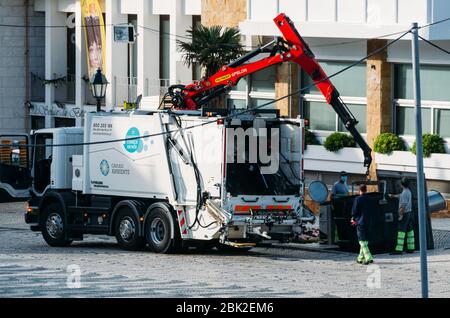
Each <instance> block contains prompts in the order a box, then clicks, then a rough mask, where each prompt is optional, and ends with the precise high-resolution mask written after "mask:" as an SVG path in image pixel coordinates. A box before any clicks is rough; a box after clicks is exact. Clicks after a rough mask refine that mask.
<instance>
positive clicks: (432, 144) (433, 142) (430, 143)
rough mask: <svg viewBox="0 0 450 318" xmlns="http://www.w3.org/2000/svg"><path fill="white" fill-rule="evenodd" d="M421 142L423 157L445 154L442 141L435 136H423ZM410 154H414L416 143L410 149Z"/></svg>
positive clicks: (439, 137)
mask: <svg viewBox="0 0 450 318" xmlns="http://www.w3.org/2000/svg"><path fill="white" fill-rule="evenodd" d="M422 140H423V156H424V157H427V158H428V157H430V156H431V154H432V153H445V146H444V143H445V141H444V139H443V138H442V137H441V136H439V135H436V134H424V135H423V136H422ZM411 152H412V153H413V154H416V142H414V144H413V146H412V147H411Z"/></svg>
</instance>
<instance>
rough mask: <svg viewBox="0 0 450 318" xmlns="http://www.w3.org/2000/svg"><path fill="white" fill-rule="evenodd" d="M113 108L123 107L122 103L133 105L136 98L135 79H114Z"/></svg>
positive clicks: (119, 77)
mask: <svg viewBox="0 0 450 318" xmlns="http://www.w3.org/2000/svg"><path fill="white" fill-rule="evenodd" d="M113 85H114V92H115V106H123V103H124V102H127V103H133V102H135V101H136V98H137V78H136V77H121V76H115V77H114V84H113Z"/></svg>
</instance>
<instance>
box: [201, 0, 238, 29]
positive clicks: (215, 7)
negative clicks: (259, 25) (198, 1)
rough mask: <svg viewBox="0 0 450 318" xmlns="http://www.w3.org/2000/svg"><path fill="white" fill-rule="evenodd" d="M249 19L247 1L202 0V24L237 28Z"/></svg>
mask: <svg viewBox="0 0 450 318" xmlns="http://www.w3.org/2000/svg"><path fill="white" fill-rule="evenodd" d="M246 18H247V0H202V24H203V25H205V26H213V25H222V26H225V27H237V26H238V25H239V22H242V21H244V20H245V19H246Z"/></svg>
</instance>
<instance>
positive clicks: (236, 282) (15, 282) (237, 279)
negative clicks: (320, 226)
mask: <svg viewBox="0 0 450 318" xmlns="http://www.w3.org/2000/svg"><path fill="white" fill-rule="evenodd" d="M23 209H24V204H22V203H19V204H17V203H14V204H0V242H1V246H0V296H1V297H23V296H28V297H211V296H214V297H232V296H236V297H417V296H420V282H419V254H418V253H415V254H414V255H413V256H409V255H408V256H406V255H404V256H400V257H394V256H391V255H386V254H385V255H376V256H375V257H376V258H375V261H376V263H375V264H376V265H377V266H375V267H374V266H369V267H366V266H361V265H358V264H356V263H355V262H354V259H355V255H353V254H348V253H342V252H334V251H326V252H318V251H314V250H308V248H307V246H305V247H303V248H302V247H301V246H300V247H301V248H295V247H292V245H290V246H289V247H288V248H255V249H254V250H252V251H250V252H247V253H244V254H238V255H227V254H223V253H219V252H217V251H212V252H208V253H204V252H203V253H202V252H195V251H191V252H189V253H186V254H182V255H159V254H153V253H151V252H149V251H144V252H126V251H123V250H121V249H119V248H118V246H117V245H116V242H115V239H114V238H109V237H94V236H89V237H86V239H85V240H84V241H83V242H75V243H74V244H73V245H72V246H71V247H68V248H51V247H49V246H47V245H46V243H45V242H44V240H43V239H42V237H41V235H40V234H39V233H34V232H31V231H30V230H28V226H27V225H26V224H24V222H23ZM435 222H436V223H435V226H438V227H439V228H440V230H443V231H446V230H450V227H449V226H450V224H449V222H448V220H444V221H439V220H436V221H435ZM70 265H75V266H79V267H75V268H79V269H80V272H81V276H80V286H79V288H70V287H73V286H74V285H73V284H70V283H73V282H74V281H75V282H76V280H74V279H71V277H72V276H69V279H68V273H67V268H68V266H70ZM70 268H72V267H69V269H70ZM367 271H369V272H367ZM378 273H380V276H379V277H380V281H379V283H380V284H379V286H378V284H377V282H378V280H377V277H378V276H377V274H378ZM371 277H374V278H375V279H370V278H371ZM429 280H430V296H432V297H433V296H434V297H450V250H449V249H445V248H443V247H441V248H438V249H436V250H433V251H429ZM68 281H69V285H68V284H67V282H68ZM368 281H369V286H371V287H372V288H369V287H368V284H367V282H368ZM75 287H76V286H75ZM377 287H379V288H377Z"/></svg>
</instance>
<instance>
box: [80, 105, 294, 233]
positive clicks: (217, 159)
mask: <svg viewBox="0 0 450 318" xmlns="http://www.w3.org/2000/svg"><path fill="white" fill-rule="evenodd" d="M177 119H178V120H179V122H180V124H181V127H183V128H188V129H186V130H183V131H181V130H179V127H178V126H177V125H176V123H175V120H177ZM258 120H259V121H260V122H261V123H262V125H263V126H264V122H265V120H266V119H263V118H260V119H258ZM267 120H271V119H270V118H269V119H267ZM211 121H214V122H213V123H209V122H211ZM235 121H236V120H235ZM290 121H291V122H293V123H294V124H296V125H292V124H286V125H282V126H281V127H280V148H281V149H280V151H281V152H282V156H283V158H289V159H288V160H289V163H286V162H285V161H283V160H281V161H283V162H284V163H282V164H281V165H282V167H281V169H283V170H284V171H285V174H286V175H290V178H291V182H293V183H294V182H296V183H297V184H298V191H297V193H296V194H292V193H290V194H289V195H286V194H283V193H280V194H279V195H258V194H252V193H251V189H249V190H248V191H249V192H248V193H243V194H242V195H239V194H238V195H232V194H230V193H229V192H227V191H226V186H225V184H226V177H227V169H226V162H225V161H226V160H227V154H226V140H227V135H226V134H227V129H226V125H224V124H223V123H222V124H217V123H216V122H215V119H214V118H209V117H200V116H192V115H179V116H173V115H170V114H169V113H168V112H166V111H155V112H148V113H143V112H128V113H88V114H86V117H85V128H84V129H85V130H84V143H85V145H84V147H83V154H80V155H78V156H76V155H74V156H73V179H72V185H73V187H72V188H73V190H75V191H81V192H82V193H83V194H86V195H102V196H121V197H130V198H154V199H160V200H167V201H168V202H169V204H170V205H172V206H173V207H174V209H175V210H176V211H177V212H178V217H179V219H178V222H179V226H180V232H181V236H182V238H183V239H197V240H210V239H213V238H214V239H217V238H219V236H220V235H223V234H224V233H226V236H229V237H233V238H240V239H245V238H247V237H248V234H249V233H257V234H260V235H263V236H265V237H266V238H269V237H270V236H269V235H268V234H267V233H269V232H270V231H269V229H268V226H267V225H265V223H267V215H265V214H264V215H262V216H261V217H255V216H250V215H248V214H247V213H243V214H242V213H240V212H250V211H249V210H248V209H247V210H245V207H247V206H249V207H253V208H255V207H257V208H258V209H261V210H264V209H268V208H269V209H274V210H276V207H277V206H280V205H283V208H286V207H287V206H289V207H290V210H292V211H293V212H294V214H295V215H298V216H299V217H300V215H301V213H303V211H302V200H301V195H302V186H303V185H302V184H301V183H299V182H298V178H299V177H298V176H300V171H302V168H301V166H300V164H301V149H302V144H301V142H302V140H301V136H302V134H301V129H300V128H303V127H302V125H303V122H302V121H301V120H290ZM237 122H238V123H239V121H237ZM259 125H261V124H259ZM190 127H194V128H190ZM168 131H169V132H171V133H170V134H166V133H167V132H168ZM148 135H150V137H144V138H139V139H131V140H130V139H129V140H125V141H124V139H126V138H136V137H139V136H148ZM169 135H170V139H171V140H172V143H171V142H169V141H168V136H169ZM110 140H122V141H118V142H113V143H109V142H107V141H110ZM103 142H105V143H103ZM173 143H176V146H174V145H173ZM191 151H192V156H193V158H194V160H195V162H196V165H197V167H198V169H199V172H200V176H201V186H202V191H205V192H207V193H209V196H210V198H209V200H208V202H209V204H205V205H204V206H203V208H202V209H200V211H199V212H198V213H199V216H198V222H196V213H197V212H196V204H197V198H196V196H197V191H196V189H197V183H196V178H195V173H194V169H193V167H192V164H191V163H190V160H191V159H190V152H191ZM180 152H182V154H181V153H180ZM288 165H291V167H288ZM77 170H78V171H77ZM292 170H295V173H296V174H297V177H295V176H293V172H292ZM296 179H297V180H296ZM236 206H238V207H239V209H241V210H243V211H236ZM242 207H244V208H242ZM278 223H279V224H278V227H280V228H281V227H283V232H291V231H292V228H293V226H294V225H295V226H300V222H299V218H292V219H286V220H284V221H283V222H281V221H280V222H278ZM208 224H210V225H209V226H205V225H208ZM224 224H233V226H232V227H225V228H226V231H225V232H224V230H223V225H224ZM192 225H194V226H192ZM253 226H257V229H254V228H253ZM274 227H277V225H275V226H274ZM296 231H298V232H300V231H301V229H299V228H296Z"/></svg>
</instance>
